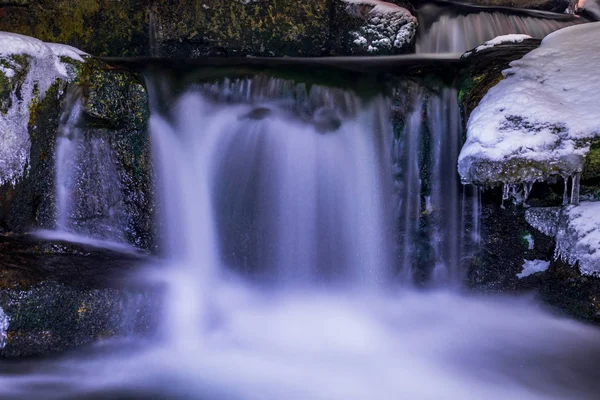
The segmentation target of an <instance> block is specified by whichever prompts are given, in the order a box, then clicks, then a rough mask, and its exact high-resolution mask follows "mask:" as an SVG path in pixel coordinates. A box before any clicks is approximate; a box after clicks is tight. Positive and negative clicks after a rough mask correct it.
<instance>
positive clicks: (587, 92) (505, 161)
mask: <svg viewBox="0 0 600 400" xmlns="http://www.w3.org/2000/svg"><path fill="white" fill-rule="evenodd" d="M599 68H600V23H589V24H581V25H575V26H571V27H568V28H564V29H561V30H559V31H556V32H554V33H551V34H550V35H548V36H546V38H545V39H544V40H543V41H542V44H541V46H540V47H539V48H537V49H535V50H533V51H531V52H530V53H528V54H527V55H525V56H524V57H523V58H522V59H520V60H516V61H513V62H512V63H511V64H510V68H509V69H507V70H505V71H503V75H504V79H503V80H502V81H500V82H499V83H498V84H497V85H496V86H495V87H493V88H492V89H490V90H489V92H488V93H487V94H486V95H485V96H484V98H483V99H482V100H481V102H480V104H479V105H478V106H477V108H475V110H473V112H472V114H471V117H470V118H469V121H468V123H467V140H466V142H465V145H464V146H463V149H462V151H461V153H460V156H459V160H458V169H459V173H460V175H461V177H462V179H463V182H475V183H485V184H493V183H523V182H533V181H536V180H543V179H546V178H547V177H548V176H550V175H563V176H571V175H575V174H577V173H579V172H581V169H582V168H583V161H584V156H585V155H586V154H587V152H588V150H589V144H588V143H587V142H586V141H585V140H587V141H588V142H589V139H591V138H593V137H594V136H597V135H600V118H598V108H597V107H598V104H600V79H598V69H599ZM582 139H584V140H583V141H582Z"/></svg>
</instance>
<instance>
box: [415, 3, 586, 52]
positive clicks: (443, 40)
mask: <svg viewBox="0 0 600 400" xmlns="http://www.w3.org/2000/svg"><path fill="white" fill-rule="evenodd" d="M443 10H444V9H442V8H439V7H435V6H426V7H423V8H422V9H420V10H419V20H420V21H428V20H432V19H435V20H433V22H430V23H423V24H421V25H419V30H418V33H417V43H416V51H417V52H418V53H444V52H449V53H455V52H461V53H462V52H466V51H468V50H471V49H473V48H475V47H477V46H479V45H480V44H482V43H485V42H486V41H488V40H491V39H493V38H495V37H497V36H500V35H507V34H511V33H521V34H527V35H529V36H531V37H533V38H535V39H543V38H544V37H545V36H546V35H548V34H549V33H551V32H554V31H555V30H558V29H561V28H564V27H567V26H569V25H573V24H574V23H577V19H576V18H573V19H564V18H561V19H552V18H551V16H552V14H551V13H547V14H549V15H548V16H546V17H545V18H542V17H541V15H540V18H535V17H533V16H527V15H516V14H508V13H505V12H500V11H494V10H489V11H482V10H480V9H474V10H471V11H472V12H470V13H467V14H449V13H444V12H443ZM440 14H441V15H440ZM556 16H558V17H560V16H561V15H560V14H556Z"/></svg>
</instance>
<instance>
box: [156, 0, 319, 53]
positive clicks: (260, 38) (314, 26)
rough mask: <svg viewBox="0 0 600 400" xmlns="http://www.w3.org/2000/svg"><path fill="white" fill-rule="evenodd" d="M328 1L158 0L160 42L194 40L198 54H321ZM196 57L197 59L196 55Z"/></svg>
mask: <svg viewBox="0 0 600 400" xmlns="http://www.w3.org/2000/svg"><path fill="white" fill-rule="evenodd" d="M329 6H330V5H329V1H328V0H315V1H310V2H298V1H295V0H271V1H265V2H260V3H254V4H252V3H251V4H243V2H237V1H231V0H207V1H204V2H202V3H200V2H192V1H181V2H178V3H177V4H176V5H174V4H172V2H170V1H168V0H159V1H157V3H156V8H157V9H158V10H160V13H159V14H158V19H159V24H160V26H161V29H162V31H163V34H164V37H163V40H164V41H167V42H168V41H178V40H184V41H192V42H194V43H195V44H197V45H198V47H199V48H200V53H202V52H211V51H214V50H215V49H219V48H220V49H223V51H225V52H227V53H229V54H236V53H237V54H247V53H252V54H261V55H270V54H290V53H295V54H306V55H309V54H312V55H318V54H321V52H322V48H323V46H325V42H326V40H327V36H328V29H327V26H328V23H329V12H328V11H329ZM198 55H199V54H198Z"/></svg>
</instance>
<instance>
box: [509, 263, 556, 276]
mask: <svg viewBox="0 0 600 400" xmlns="http://www.w3.org/2000/svg"><path fill="white" fill-rule="evenodd" d="M523 261H524V262H523V271H521V272H520V273H518V274H517V278H519V279H523V278H525V277H526V276H529V275H533V274H535V273H537V272H544V271H546V270H547V269H548V267H550V261H544V260H523Z"/></svg>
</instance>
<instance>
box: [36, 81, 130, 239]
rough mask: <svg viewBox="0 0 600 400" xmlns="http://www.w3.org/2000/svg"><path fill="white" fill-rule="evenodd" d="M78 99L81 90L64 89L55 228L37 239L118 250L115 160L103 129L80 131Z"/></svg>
mask: <svg viewBox="0 0 600 400" xmlns="http://www.w3.org/2000/svg"><path fill="white" fill-rule="evenodd" d="M82 97H83V89H82V88H80V87H78V86H76V85H72V86H71V87H69V89H68V92H67V97H66V100H65V109H64V112H63V115H62V117H61V122H60V126H59V129H58V132H57V137H56V146H55V195H56V230H55V231H53V232H49V231H44V232H41V235H42V236H45V237H48V238H64V239H66V240H71V241H78V242H87V243H90V244H97V245H102V244H101V243H102V242H104V245H108V246H110V245H111V243H110V242H113V243H112V245H115V246H116V247H121V246H119V245H118V244H119V243H124V242H125V238H124V232H125V229H126V228H125V222H124V220H125V218H126V215H125V210H124V207H123V195H122V190H121V184H120V177H119V173H118V170H117V165H116V161H115V159H114V156H113V152H112V149H111V146H110V142H109V138H107V137H104V136H103V135H102V130H99V131H98V132H97V131H94V129H88V128H86V129H83V128H82V126H83V125H84V122H83V98H82ZM101 241H102V242H101ZM113 247H114V246H113Z"/></svg>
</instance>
